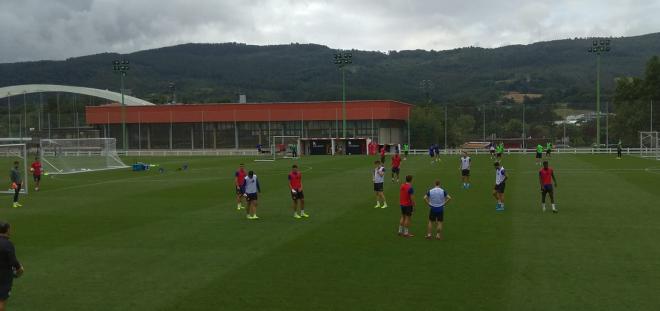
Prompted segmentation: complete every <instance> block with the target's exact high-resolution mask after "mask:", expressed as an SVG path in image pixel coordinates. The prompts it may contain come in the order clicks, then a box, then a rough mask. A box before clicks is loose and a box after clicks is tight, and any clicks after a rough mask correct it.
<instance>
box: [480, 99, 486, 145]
mask: <svg viewBox="0 0 660 311" xmlns="http://www.w3.org/2000/svg"><path fill="white" fill-rule="evenodd" d="M481 107H482V108H481V109H482V110H483V111H482V115H483V121H482V122H483V125H482V131H483V141H486V104H483V105H482V106H481Z"/></svg>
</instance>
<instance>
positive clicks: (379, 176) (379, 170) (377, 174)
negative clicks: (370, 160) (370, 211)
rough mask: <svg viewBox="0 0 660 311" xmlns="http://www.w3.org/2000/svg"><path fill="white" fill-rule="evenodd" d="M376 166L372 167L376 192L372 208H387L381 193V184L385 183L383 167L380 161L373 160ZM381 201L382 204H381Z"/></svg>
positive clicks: (383, 195)
mask: <svg viewBox="0 0 660 311" xmlns="http://www.w3.org/2000/svg"><path fill="white" fill-rule="evenodd" d="M374 165H375V166H376V168H375V169H374V176H373V181H374V192H375V193H376V206H374V208H379V207H380V208H387V202H386V201H385V194H384V193H383V188H384V187H383V184H384V183H385V167H384V166H382V165H381V164H380V161H376V162H374ZM381 203H383V205H381Z"/></svg>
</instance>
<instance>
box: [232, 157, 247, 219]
mask: <svg viewBox="0 0 660 311" xmlns="http://www.w3.org/2000/svg"><path fill="white" fill-rule="evenodd" d="M234 176H235V177H236V179H235V181H234V186H235V187H236V202H237V204H238V205H237V207H236V210H239V211H240V210H242V209H244V208H245V205H247V204H245V205H244V204H243V201H244V200H245V196H244V195H243V194H244V193H245V176H247V173H245V168H244V165H243V163H241V164H240V165H239V166H238V171H236V173H235V174H234Z"/></svg>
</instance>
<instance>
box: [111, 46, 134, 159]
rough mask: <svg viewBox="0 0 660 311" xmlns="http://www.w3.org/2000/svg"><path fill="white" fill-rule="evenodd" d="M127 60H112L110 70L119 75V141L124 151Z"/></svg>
mask: <svg viewBox="0 0 660 311" xmlns="http://www.w3.org/2000/svg"><path fill="white" fill-rule="evenodd" d="M128 65H129V62H128V61H127V60H125V59H123V60H114V61H112V70H113V71H114V72H117V73H119V76H120V77H121V78H120V79H121V142H122V146H123V149H124V152H126V151H127V150H128V141H127V140H126V103H125V102H124V77H125V76H126V73H127V72H128V70H129V69H130V67H129V66H128Z"/></svg>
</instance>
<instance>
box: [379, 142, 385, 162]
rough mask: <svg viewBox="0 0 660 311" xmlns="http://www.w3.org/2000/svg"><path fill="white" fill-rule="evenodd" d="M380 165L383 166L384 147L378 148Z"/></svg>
mask: <svg viewBox="0 0 660 311" xmlns="http://www.w3.org/2000/svg"><path fill="white" fill-rule="evenodd" d="M380 163H382V164H383V165H385V145H383V147H381V148H380Z"/></svg>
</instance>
